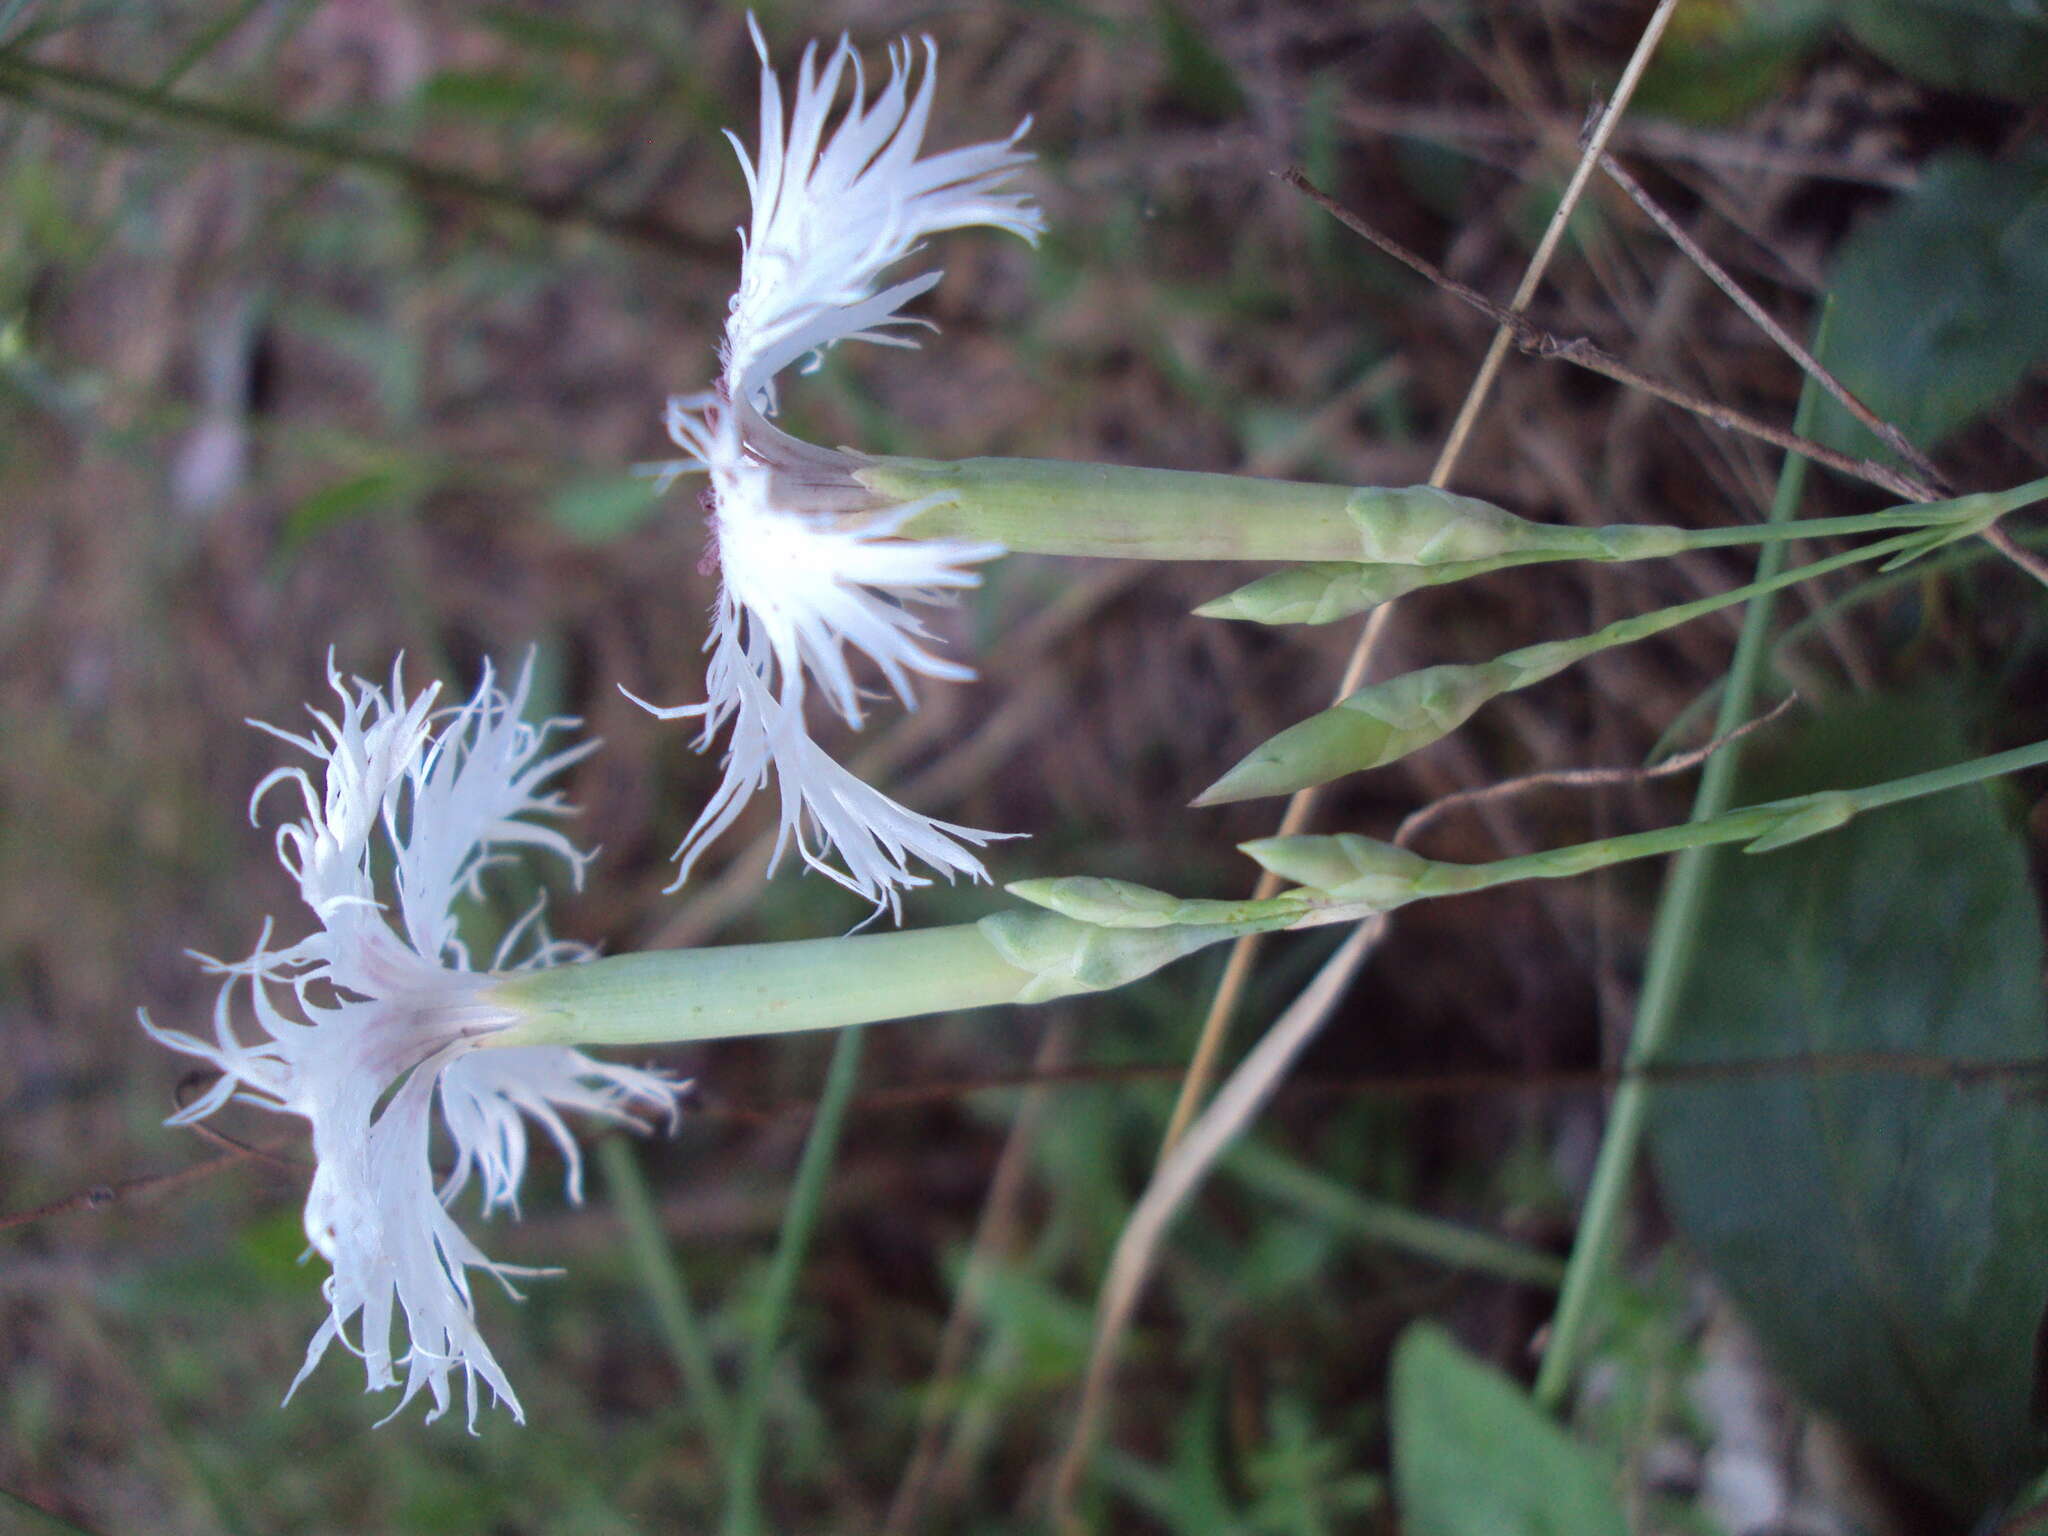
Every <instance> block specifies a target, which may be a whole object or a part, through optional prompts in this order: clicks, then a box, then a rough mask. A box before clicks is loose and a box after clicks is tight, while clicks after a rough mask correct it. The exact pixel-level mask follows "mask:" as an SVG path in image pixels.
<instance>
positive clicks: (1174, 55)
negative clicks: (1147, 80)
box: [1153, 0, 1245, 122]
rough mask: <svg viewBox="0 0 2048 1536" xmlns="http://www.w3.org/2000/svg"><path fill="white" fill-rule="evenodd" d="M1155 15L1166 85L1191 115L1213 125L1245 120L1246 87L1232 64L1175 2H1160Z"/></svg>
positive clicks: (1155, 7) (1170, 0) (1168, 0)
mask: <svg viewBox="0 0 2048 1536" xmlns="http://www.w3.org/2000/svg"><path fill="white" fill-rule="evenodd" d="M1153 15H1154V18H1155V20H1156V23H1157V26H1158V29H1159V46H1160V50H1161V51H1162V52H1163V53H1164V54H1165V55H1166V84H1167V88H1168V89H1169V90H1170V91H1171V92H1172V93H1173V95H1174V97H1175V99H1176V100H1178V101H1179V102H1180V104H1181V105H1182V106H1183V107H1186V108H1187V109H1188V110H1189V111H1190V112H1194V113H1197V114H1199V115H1200V116H1202V117H1205V118H1207V119H1209V120H1210V121H1212V122H1221V121H1223V120H1224V119H1226V118H1232V117H1238V116H1241V115H1242V114H1243V112H1244V108H1245V95H1244V87H1243V86H1241V85H1239V84H1238V82H1237V72H1236V71H1235V70H1234V69H1232V68H1231V67H1230V61H1229V60H1228V59H1226V58H1224V57H1223V55H1222V54H1220V53H1218V52H1217V51H1216V48H1215V45H1214V44H1212V43H1211V42H1210V41H1209V39H1208V38H1206V37H1204V36H1203V35H1202V30H1201V28H1200V27H1198V26H1196V25H1195V23H1194V21H1193V20H1192V19H1191V18H1190V17H1189V16H1188V14H1187V13H1186V12H1185V11H1183V10H1182V9H1181V8H1180V7H1179V6H1178V5H1176V4H1174V0H1158V3H1157V4H1156V5H1155V6H1154V8H1153Z"/></svg>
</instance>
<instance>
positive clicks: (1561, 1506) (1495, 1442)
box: [1391, 1323, 1628, 1536]
mask: <svg viewBox="0 0 2048 1536" xmlns="http://www.w3.org/2000/svg"><path fill="white" fill-rule="evenodd" d="M1391 1397H1392V1413H1393V1425H1394V1492H1395V1496H1396V1497H1397V1499H1398V1500H1399V1501H1400V1506H1401V1529H1402V1530H1403V1531H1404V1532H1405V1533H1406V1536H1626V1533H1627V1531H1628V1522H1627V1521H1626V1520H1625V1519H1624V1518H1623V1516H1622V1512H1621V1506H1620V1504H1619V1503H1618V1502H1617V1501H1616V1498H1615V1493H1614V1483H1615V1473H1614V1471H1613V1470H1612V1469H1611V1468H1608V1467H1606V1466H1604V1465H1603V1464H1602V1463H1601V1461H1600V1459H1599V1457H1597V1456H1596V1455H1595V1454H1594V1453H1593V1452H1592V1451H1590V1450H1588V1449H1587V1448H1586V1447H1584V1446H1582V1445H1580V1444H1578V1443H1577V1442H1576V1441H1574V1440H1573V1439H1572V1438H1571V1437H1570V1436H1569V1435H1567V1434H1566V1433H1565V1432H1564V1431H1563V1430H1562V1429H1560V1428H1559V1427H1558V1426H1557V1425H1556V1424H1555V1423H1553V1422H1552V1421H1551V1420H1550V1419H1549V1418H1547V1417H1546V1416H1545V1415H1544V1414H1543V1413H1542V1412H1541V1411H1540V1410H1538V1409H1537V1407H1536V1405H1535V1404H1534V1403H1532V1402H1530V1401H1529V1399H1528V1397H1527V1396H1525V1395H1524V1394H1523V1392H1522V1390H1521V1389H1520V1388H1519V1387H1517V1386H1516V1385H1515V1384H1514V1383H1513V1382H1511V1381H1509V1380H1508V1379H1507V1378H1506V1377H1505V1376H1503V1375H1501V1374H1500V1372H1498V1371H1496V1370H1494V1369H1493V1368H1492V1367H1491V1366H1488V1365H1485V1364H1482V1363H1481V1362H1480V1361H1477V1360H1475V1359H1473V1358H1472V1357H1471V1356H1470V1355H1468V1354H1466V1353H1465V1351H1464V1350H1462V1349H1460V1348H1459V1347H1458V1346H1457V1344H1456V1343H1455V1342H1454V1341H1453V1340H1452V1338H1451V1336H1450V1335H1449V1334H1447V1333H1445V1332H1444V1330H1443V1329H1441V1328H1439V1327H1437V1326H1436V1325H1435V1324H1433V1323H1417V1324H1415V1325H1414V1326H1413V1327H1411V1328H1410V1329H1409V1330H1408V1331H1407V1332H1406V1333H1404V1334H1402V1335H1401V1342H1400V1343H1399V1344H1397V1345H1396V1346H1395V1347H1394V1372H1393V1384H1392V1388H1391Z"/></svg>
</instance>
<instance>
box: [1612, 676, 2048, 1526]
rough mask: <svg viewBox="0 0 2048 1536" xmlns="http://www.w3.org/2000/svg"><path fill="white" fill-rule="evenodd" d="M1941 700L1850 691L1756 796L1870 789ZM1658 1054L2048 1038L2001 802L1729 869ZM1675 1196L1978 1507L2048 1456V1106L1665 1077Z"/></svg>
mask: <svg viewBox="0 0 2048 1536" xmlns="http://www.w3.org/2000/svg"><path fill="white" fill-rule="evenodd" d="M1963 738H1964V732H1963V730H1962V729H1961V727H1960V725H1959V723H1958V718H1957V708H1956V706H1955V705H1954V704H1953V703H1951V702H1949V701H1948V700H1947V699H1946V698H1941V699H1922V700H1918V701H1899V700H1880V701H1876V702H1873V703H1869V704H1865V705H1861V706H1858V707H1856V708H1854V709H1847V710H1840V711H1837V712H1835V713H1833V714H1831V715H1830V716H1828V717H1827V718H1825V719H1823V720H1821V721H1819V722H1817V723H1816V724H1815V725H1814V726H1813V727H1812V728H1811V729H1810V730H1809V731H1807V732H1806V733H1804V734H1803V735H1802V736H1801V737H1800V738H1798V739H1797V741H1796V742H1795V743H1794V744H1792V745H1790V746H1786V747H1784V748H1783V749H1781V750H1780V751H1779V752H1777V753H1775V754H1770V753H1767V752H1766V750H1765V747H1767V746H1768V745H1769V744H1770V742H1771V741H1772V740H1773V738H1765V746H1764V747H1758V746H1752V747H1751V748H1750V751H1749V754H1748V755H1747V756H1746V757H1745V759H1744V765H1745V774H1744V780H1745V782H1744V786H1743V787H1744V792H1745V794H1748V793H1756V792H1762V793H1769V794H1782V793H1784V792H1786V791H1788V790H1799V789H1804V788H1808V787H1810V786H1812V785H1816V784H1827V785H1837V786H1855V785H1859V784H1864V783H1868V782H1870V781H1871V780H1872V779H1873V778H1875V777H1877V776H1879V775H1884V774H1894V773H1899V772H1901V771H1910V770H1913V769H1916V768H1922V767H1925V766H1927V765H1928V764H1931V763H1937V762H1944V761H1953V760H1955V759H1957V758H1959V757H1961V756H1962V755H1963V754H1964V753H1965V752H1966V751H1967V750H1968V749H1967V747H1966V746H1965V744H1964V739H1963ZM1698 930H1699V933H1700V935H1701V944H1700V948H1699V952H1698V958H1697V960H1696V962H1695V963H1694V965H1693V968H1692V971H1691V973H1690V975H1689V977H1688V978H1687V981H1686V984H1685V990H1684V994H1683V998H1682V1000H1681V1002H1680V1004H1679V1006H1678V1007H1677V1008H1676V1010H1675V1011H1674V1015H1673V1023H1672V1029H1671V1036H1670V1042H1669V1046H1668V1049H1667V1050H1666V1052H1665V1053H1664V1055H1663V1057H1662V1058H1661V1059H1663V1060H1666V1061H1682V1062H1702V1063H1704V1062H1713V1061H1717V1060H1723V1059H1727V1060H1737V1059H1739V1060H1743V1061H1754V1060H1755V1059H1757V1058H1759V1057H1762V1058H1770V1057H1773V1056H1794V1055H1801V1054H1805V1053H1821V1054H1839V1053H1857V1052H1884V1053H1888V1054H1897V1053H1903V1054H1905V1055H1908V1056H1912V1057H1916V1058H1921V1059H1924V1060H1926V1061H1928V1062H1930V1063H1932V1064H1935V1065H1936V1066H1937V1067H1938V1064H1939V1063H1941V1062H1943V1061H1955V1062H1959V1063H1971V1062H1976V1063H1982V1062H1985V1061H2009V1060H2014V1059H2027V1060H2032V1059H2039V1058H2041V1057H2043V1056H2044V1055H2048V1018H2044V1012H2043V1005H2042V998H2041V985H2040V978H2041V966H2042V946H2041V914H2040V911H2039V909H2038V907H2037V905H2036V902H2035V900H2034V896H2033V893H2032V888H2031V885H2030V883H2029V880H2028V874H2027V867H2026V855H2025V847H2024V845H2023V843H2022V842H2021V840H2020V839H2019V838H2017V837H2016V836H2015V835H2014V834H2013V833H2012V831H2011V830H2010V829H2009V828H2008V827H2007V826H2006V825H2005V824H2004V822H2003V820H2002V819H2001V817H2000V815H1999V812H1998V809H1997V805H1996V801H1995V798H1994V795H1993V794H1992V793H1991V792H1989V791H1987V790H1984V789H1962V790H1959V791H1956V792H1952V793H1949V794H1944V795H1938V796H1934V797H1931V798H1928V799H1923V800H1916V801H1914V802H1912V803H1911V804H1907V805H1898V806H1893V807H1890V808H1888V809H1885V810H1882V811H1873V812H1869V813H1867V814H1865V815H1863V816H1861V817H1859V818H1858V819H1857V820H1856V821H1855V822H1854V823H1853V824H1851V825H1850V826H1848V827H1846V828H1844V829H1842V830H1841V831H1838V832H1836V833H1834V834H1833V835H1832V836H1829V837H1827V838H1825V839H1822V840H1819V841H1817V842H1814V843H1812V844H1808V845H1805V846H1802V847H1799V848H1797V849H1790V850H1786V851H1783V852H1778V853H1765V854H1762V855H1760V856H1757V857H1753V858H1744V859H1733V860H1722V861H1720V862H1719V863H1718V864H1717V865H1716V866H1714V868H1713V870H1712V873H1711V875H1710V876H1709V880H1708V887H1707V891H1706V894H1705V897H1704V900H1703V904H1702V908H1701V912H1700V917H1699V923H1698ZM1650 1130H1651V1143H1652V1150H1653V1152H1654V1155H1655V1159H1656V1166H1657V1170H1658V1175H1659V1179H1660V1182H1661V1183H1662V1186H1663V1189H1664V1193H1665V1197H1666V1201H1667V1203H1668V1205H1669V1207H1670V1209H1671V1211H1672V1213H1673V1215H1674V1216H1675V1218H1676V1219H1677V1221H1678V1222H1679V1224H1680V1226H1681V1227H1682V1228H1683V1230H1684V1231H1685V1232H1686V1234H1687V1236H1688V1237H1689V1238H1690V1239H1691V1241H1692V1243H1693V1244H1694V1245H1695V1246H1696V1248H1697V1249H1698V1250H1699V1252H1700V1253H1701V1255H1702V1256H1703V1257H1704V1258H1705V1260H1706V1261H1707V1263H1708V1265H1709V1266H1710V1267H1711V1268H1712V1269H1713V1271H1714V1273H1715V1275H1716V1277H1717V1278H1718V1279H1719V1281H1720V1282H1721V1284H1722V1285H1723V1286H1724V1287H1725V1288H1726V1289H1727V1291H1728V1292H1729V1294H1730V1295H1731V1296H1733V1297H1734V1298H1735V1300H1736V1301H1737V1303H1738V1304H1739V1305H1740V1306H1741V1307H1742V1308H1743V1310H1744V1312H1745V1313H1746V1315H1747V1316H1748V1318H1749V1320H1750V1322H1751V1324H1752V1325H1753V1326H1754V1327H1755V1328H1756V1330H1757V1331H1758V1333H1759V1334H1760V1335H1761V1336H1762V1338H1763V1340H1764V1342H1765V1344H1766V1346H1767V1347H1768V1348H1769V1349H1770V1351H1771V1354H1772V1356H1773V1358H1774V1360H1775V1362H1776V1364H1777V1365H1778V1367H1779V1369H1780V1370H1782V1371H1783V1372H1784V1373H1785V1374H1786V1376H1787V1377H1789V1378H1790V1379H1791V1380H1792V1381H1793V1382H1794V1383H1795V1384H1796V1385H1798V1386H1799V1387H1800V1388H1801V1389H1802V1390H1803V1391H1804V1392H1805V1393H1806V1394H1807V1395H1808V1396H1809V1397H1810V1398H1811V1399H1812V1400H1813V1401H1814V1403H1815V1404H1816V1405H1817V1406H1819V1407H1821V1408H1823V1409H1825V1410H1827V1411H1828V1412H1829V1413H1831V1414H1833V1415H1834V1416H1835V1417H1836V1418H1837V1419H1838V1420H1839V1421H1841V1422H1842V1423H1843V1424H1844V1425H1845V1426H1846V1427H1848V1428H1849V1429H1851V1430H1852V1431H1853V1432H1855V1433H1856V1434H1858V1435H1859V1436H1860V1437H1861V1438H1863V1439H1864V1440H1865V1441H1867V1442H1868V1443H1869V1444H1870V1445H1871V1446H1872V1447H1873V1448H1874V1449H1876V1450H1877V1451H1879V1452H1880V1453H1882V1454H1883V1455H1884V1456H1885V1458H1886V1459H1887V1460H1889V1461H1890V1462H1891V1464H1892V1465H1893V1466H1894V1467H1895V1468H1896V1469H1897V1470H1898V1471H1899V1472H1900V1473H1901V1474H1903V1475H1904V1476H1906V1477H1907V1478H1909V1479H1910V1480H1912V1481H1914V1482H1916V1483H1918V1484H1920V1485H1921V1486H1923V1487H1925V1488H1927V1489H1928V1490H1930V1491H1932V1492H1934V1493H1935V1494H1937V1495H1939V1496H1941V1497H1942V1498H1944V1499H1945V1500H1946V1501H1947V1502H1948V1503H1949V1504H1950V1505H1951V1506H1952V1507H1953V1509H1954V1510H1955V1511H1956V1512H1957V1513H1958V1514H1959V1515H1961V1516H1963V1517H1965V1518H1974V1517H1975V1516H1977V1515H1979V1514H1981V1513H1982V1512H1983V1511H1984V1510H1985V1509H1987V1508H1988V1507H1990V1506H1991V1505H1992V1504H1993V1503H1994V1502H1995V1501H1997V1500H1998V1499H2000V1498H2002V1497H2004V1496H2006V1495H2009V1494H2010V1493H2012V1492H2013V1491H2014V1490H2015V1489H2016V1488H2017V1487H2018V1486H2019V1485H2020V1484H2021V1483H2022V1482H2023V1481H2024V1480H2025V1479H2026V1478H2027V1477H2028V1476H2030V1475H2031V1474H2033V1473H2034V1472H2036V1471H2038V1470H2039V1467H2040V1463H2041V1457H2042V1455H2043V1453H2044V1451H2048V1442H2044V1440H2043V1438H2042V1435H2041V1432H2040V1425H2039V1424H2038V1422H2037V1421H2036V1419H2035V1418H2034V1416H2033V1413H2032V1410H2031V1406H2030V1405H2031V1402H2032V1397H2033V1393H2034V1388H2035V1382H2036V1379H2037V1370H2038V1363H2037V1360H2036V1348H2037V1343H2036V1341H2037V1337H2038V1335H2037V1329H2038V1327H2039V1325H2040V1323H2041V1320H2042V1313H2043V1305H2044V1302H2048V1177H2044V1176H2043V1171H2042V1170H2043V1169H2048V1118H2044V1116H2043V1114H2042V1111H2041V1109H2040V1107H2039V1105H2038V1104H2036V1103H2034V1102H2031V1101H2030V1100H2029V1099H2028V1098H2026V1097H2025V1096H2018V1097H2016V1096H2015V1095H2014V1093H2013V1091H2012V1090H2011V1089H2010V1088H2005V1087H2000V1086H1998V1085H1997V1084H1995V1083H1992V1082H1986V1081H1965V1080H1963V1079H1961V1078H1957V1079H1953V1080H1951V1079H1945V1078H1943V1077H1942V1076H1940V1075H1939V1073H1938V1071H1937V1072H1936V1073H1934V1074H1933V1075H1928V1076H1912V1077H1907V1076H1903V1075H1900V1074H1897V1073H1892V1074H1881V1073H1870V1074H1850V1073H1832V1074H1826V1075H1820V1076H1807V1075H1793V1074H1788V1075H1786V1076H1783V1077H1763V1078H1759V1077H1754V1076H1748V1075H1745V1076H1743V1077H1741V1078H1739V1079H1736V1078H1731V1079H1726V1080H1718V1081H1713V1080H1709V1081H1694V1082H1687V1083H1684V1084H1672V1085H1667V1086H1660V1087H1658V1088H1657V1089H1656V1090H1655V1092H1654V1096H1653V1099H1652V1108H1651V1125H1650Z"/></svg>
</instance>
